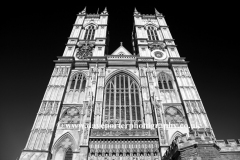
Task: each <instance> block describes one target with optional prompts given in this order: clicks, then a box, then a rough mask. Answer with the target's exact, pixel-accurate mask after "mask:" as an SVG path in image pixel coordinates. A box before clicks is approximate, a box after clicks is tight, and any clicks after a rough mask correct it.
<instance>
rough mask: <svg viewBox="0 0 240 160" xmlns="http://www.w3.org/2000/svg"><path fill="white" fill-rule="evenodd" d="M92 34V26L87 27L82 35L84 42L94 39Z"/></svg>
mask: <svg viewBox="0 0 240 160" xmlns="http://www.w3.org/2000/svg"><path fill="white" fill-rule="evenodd" d="M94 34H95V28H94V26H93V25H91V26H88V27H87V28H86V32H85V35H84V40H93V39H94Z"/></svg>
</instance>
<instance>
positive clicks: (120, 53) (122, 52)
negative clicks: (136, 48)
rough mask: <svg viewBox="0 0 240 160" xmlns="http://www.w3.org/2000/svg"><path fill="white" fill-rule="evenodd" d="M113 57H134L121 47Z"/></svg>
mask: <svg viewBox="0 0 240 160" xmlns="http://www.w3.org/2000/svg"><path fill="white" fill-rule="evenodd" d="M111 55H114V56H118V55H124V56H132V54H131V53H130V52H129V51H128V50H127V49H126V48H124V47H123V46H122V43H121V45H120V46H119V47H118V49H116V50H115V51H114V52H113V53H112V54H111Z"/></svg>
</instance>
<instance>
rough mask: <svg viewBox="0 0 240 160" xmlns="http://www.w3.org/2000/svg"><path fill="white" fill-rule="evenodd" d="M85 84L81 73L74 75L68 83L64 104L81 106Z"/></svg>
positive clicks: (84, 78)
mask: <svg viewBox="0 0 240 160" xmlns="http://www.w3.org/2000/svg"><path fill="white" fill-rule="evenodd" d="M86 82H87V80H86V77H85V76H84V75H83V74H82V73H78V74H75V75H74V76H73V77H72V78H71V79H70V81H69V84H68V89H67V92H66V95H65V102H66V103H81V104H82V103H83V99H84V92H85V87H86Z"/></svg>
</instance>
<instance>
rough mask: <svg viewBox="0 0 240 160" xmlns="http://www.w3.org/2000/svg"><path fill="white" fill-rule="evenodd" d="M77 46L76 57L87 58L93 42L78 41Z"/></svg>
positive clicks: (90, 52) (90, 54)
mask: <svg viewBox="0 0 240 160" xmlns="http://www.w3.org/2000/svg"><path fill="white" fill-rule="evenodd" d="M77 46H78V48H77V50H76V51H77V53H76V57H77V58H78V59H87V58H89V57H91V56H92V50H93V47H94V44H93V43H89V41H85V42H84V43H82V42H78V44H77Z"/></svg>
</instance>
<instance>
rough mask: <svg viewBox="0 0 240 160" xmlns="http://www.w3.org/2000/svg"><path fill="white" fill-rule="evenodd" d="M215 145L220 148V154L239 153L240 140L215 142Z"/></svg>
mask: <svg viewBox="0 0 240 160" xmlns="http://www.w3.org/2000/svg"><path fill="white" fill-rule="evenodd" d="M215 143H216V145H218V146H219V147H220V148H221V150H220V152H231V151H240V139H237V140H235V139H227V140H226V141H225V140H216V142H215Z"/></svg>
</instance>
